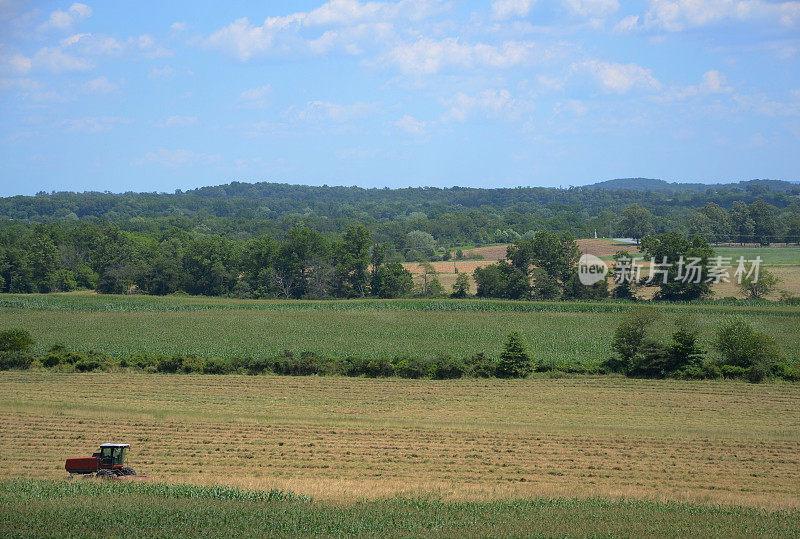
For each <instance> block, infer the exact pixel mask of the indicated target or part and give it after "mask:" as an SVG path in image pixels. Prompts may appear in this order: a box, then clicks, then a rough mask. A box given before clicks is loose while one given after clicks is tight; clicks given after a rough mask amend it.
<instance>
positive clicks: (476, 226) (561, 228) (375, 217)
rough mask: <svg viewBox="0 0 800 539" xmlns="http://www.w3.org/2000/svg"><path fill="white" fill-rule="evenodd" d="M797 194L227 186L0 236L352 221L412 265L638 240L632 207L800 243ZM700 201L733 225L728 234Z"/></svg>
mask: <svg viewBox="0 0 800 539" xmlns="http://www.w3.org/2000/svg"><path fill="white" fill-rule="evenodd" d="M623 185H625V184H623ZM798 195H800V185H797V184H792V183H788V182H780V181H763V180H758V181H751V182H742V183H739V184H728V185H715V186H706V188H705V189H699V188H697V186H694V187H692V186H686V187H685V188H680V186H676V187H675V189H674V190H671V191H669V192H658V191H642V190H636V189H603V188H595V187H591V186H589V187H575V188H569V189H555V188H545V187H531V188H514V189H476V188H462V187H453V188H449V189H439V188H408V189H361V188H358V187H326V186H322V187H312V186H298V185H284V184H275V183H256V184H249V183H241V182H233V183H230V184H227V185H219V186H214V187H204V188H200V189H195V190H192V191H186V192H181V191H177V192H175V193H171V194H165V193H123V194H112V193H96V192H89V193H58V192H54V193H49V194H48V193H40V194H39V195H37V196H15V197H6V198H0V228H5V227H7V226H10V225H13V224H14V223H23V224H27V225H31V224H35V223H73V224H77V223H87V224H103V223H109V224H114V225H115V226H117V227H118V228H120V229H121V230H123V231H126V232H132V233H138V234H146V235H151V236H158V235H160V234H165V233H169V232H170V231H172V230H175V229H177V230H182V231H184V232H190V233H198V234H209V235H218V236H224V237H226V238H228V239H231V240H238V239H242V238H253V237H257V236H261V235H264V234H269V235H271V236H273V237H283V236H284V235H285V234H286V233H288V232H289V231H290V230H292V229H295V228H308V229H310V230H314V231H317V232H320V233H321V234H323V235H326V236H330V235H336V234H343V233H344V232H346V230H347V229H348V228H349V227H350V226H353V225H358V224H362V225H364V226H365V227H366V228H367V229H368V230H369V231H370V233H371V234H372V237H373V239H374V240H375V242H376V243H387V244H390V245H392V246H393V248H394V250H395V251H397V252H398V253H399V255H400V256H401V257H402V258H403V259H404V260H407V261H416V260H419V259H420V258H422V257H424V256H425V253H424V251H420V250H419V249H417V248H415V247H413V246H410V245H407V241H406V237H407V235H408V234H409V233H412V232H415V231H418V232H421V233H425V234H427V235H429V236H430V237H432V238H434V246H435V248H436V250H437V251H438V252H441V251H444V250H445V248H446V247H453V246H456V245H485V244H490V243H513V242H516V241H518V240H519V239H521V237H522V235H524V234H525V233H526V232H528V231H530V230H547V231H549V232H557V233H563V232H569V233H570V234H572V235H573V236H575V237H581V238H588V237H592V236H594V234H595V232H596V233H597V234H598V235H599V236H601V237H622V236H624V237H634V236H636V237H643V236H644V235H647V234H645V233H643V232H638V233H637V232H635V229H634V231H631V230H629V225H630V224H633V225H635V224H637V222H638V221H637V220H636V219H635V217H636V214H634V213H630V212H632V210H629V214H628V215H630V216H631V217H632V218H634V219H632V220H631V219H628V220H625V219H620V214H621V212H622V211H623V210H624V209H626V208H627V207H629V206H631V205H633V204H635V205H637V206H638V207H641V208H644V209H645V210H647V212H648V214H646V216H647V217H648V219H647V224H648V226H651V227H652V229H653V230H652V233H655V234H663V233H666V232H680V233H683V234H700V235H703V236H705V237H707V238H709V239H711V240H712V241H715V240H716V239H717V238H716V237H714V236H718V237H719V240H720V241H723V238H727V237H733V236H734V235H735V236H736V237H738V238H742V239H743V240H744V241H748V242H750V241H756V240H758V239H759V238H761V239H767V240H768V241H790V242H800V199H798ZM757 200H760V201H762V203H763V204H764V205H765V206H766V207H768V208H769V210H770V211H771V212H772V214H773V215H774V220H775V225H774V226H771V225H770V226H766V227H762V226H760V220H759V219H758V215H759V212H758V211H756V210H757V209H758V208H753V209H749V210H748V211H747V212H744V213H747V214H748V217H749V218H751V219H753V223H752V226H753V228H752V229H751V228H750V226H749V225H748V221H747V218H743V221H742V219H739V216H740V215H743V212H742V205H743V204H744V205H745V206H748V207H749V206H750V205H752V204H753V203H754V202H755V201H757ZM710 203H711V204H713V205H714V206H716V207H718V208H721V209H722V210H724V212H725V213H726V214H727V215H729V216H730V217H731V218H733V219H734V221H735V226H734V228H731V226H729V225H728V224H727V217H725V218H722V219H720V218H719V217H720V216H721V215H722V214H721V213H720V212H715V211H714V210H712V209H711V208H714V206H708V205H709V204H710ZM707 206H708V207H707ZM700 209H703V211H699V210H700ZM762 210H763V207H762ZM761 213H763V211H762V212H761ZM644 232H648V230H645V231H644Z"/></svg>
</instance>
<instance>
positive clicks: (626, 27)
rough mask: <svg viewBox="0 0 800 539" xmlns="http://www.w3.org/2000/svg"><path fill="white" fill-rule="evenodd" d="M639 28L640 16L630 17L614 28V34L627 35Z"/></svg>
mask: <svg viewBox="0 0 800 539" xmlns="http://www.w3.org/2000/svg"><path fill="white" fill-rule="evenodd" d="M638 27H639V15H628V16H627V17H625V18H624V19H622V20H621V21H619V22H618V23H617V24H616V25H615V26H614V30H613V31H614V32H615V33H617V34H625V33H627V32H633V31H634V30H636V29H637V28H638Z"/></svg>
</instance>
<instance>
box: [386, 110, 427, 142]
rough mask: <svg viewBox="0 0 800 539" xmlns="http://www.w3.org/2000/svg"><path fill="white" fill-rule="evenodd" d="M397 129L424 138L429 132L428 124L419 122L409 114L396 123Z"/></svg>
mask: <svg viewBox="0 0 800 539" xmlns="http://www.w3.org/2000/svg"><path fill="white" fill-rule="evenodd" d="M394 125H395V127H397V128H398V129H401V130H402V131H405V132H406V133H409V134H411V135H416V136H419V137H421V136H423V135H425V134H426V133H427V132H428V122H423V121H422V120H418V119H416V118H414V117H413V116H409V115H408V114H405V115H403V117H402V118H400V119H399V120H397V121H396V122H394Z"/></svg>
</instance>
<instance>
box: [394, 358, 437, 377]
mask: <svg viewBox="0 0 800 539" xmlns="http://www.w3.org/2000/svg"><path fill="white" fill-rule="evenodd" d="M395 373H396V374H397V376H399V377H400V378H411V379H417V378H428V377H429V376H430V373H431V362H430V360H429V359H427V358H425V359H423V358H418V357H408V358H402V359H399V360H397V361H396V364H395Z"/></svg>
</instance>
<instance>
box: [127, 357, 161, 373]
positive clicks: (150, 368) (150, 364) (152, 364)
mask: <svg viewBox="0 0 800 539" xmlns="http://www.w3.org/2000/svg"><path fill="white" fill-rule="evenodd" d="M159 361H160V357H159V356H153V355H150V354H133V355H131V356H128V357H127V358H123V359H122V360H121V361H120V367H133V368H136V369H142V370H143V371H147V372H155V371H156V370H157V369H158V363H159Z"/></svg>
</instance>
